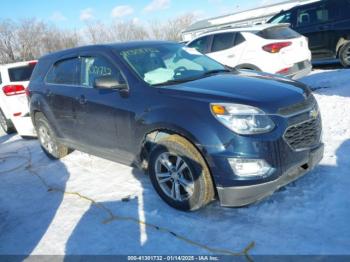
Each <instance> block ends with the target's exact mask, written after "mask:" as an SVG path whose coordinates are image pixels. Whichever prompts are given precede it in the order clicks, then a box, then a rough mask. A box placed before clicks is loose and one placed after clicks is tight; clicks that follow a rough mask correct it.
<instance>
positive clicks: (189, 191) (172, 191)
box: [155, 152, 194, 201]
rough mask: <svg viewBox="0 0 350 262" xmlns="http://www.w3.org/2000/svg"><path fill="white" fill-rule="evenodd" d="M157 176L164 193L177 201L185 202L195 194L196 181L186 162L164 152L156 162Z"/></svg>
mask: <svg viewBox="0 0 350 262" xmlns="http://www.w3.org/2000/svg"><path fill="white" fill-rule="evenodd" d="M155 175H156V179H157V182H158V184H159V186H160V188H161V189H162V191H163V192H164V193H165V194H166V195H167V196H168V197H170V198H172V199H173V200H175V201H185V200H187V199H189V198H190V197H191V196H192V195H193V193H194V179H193V175H192V172H191V170H190V168H189V166H188V165H187V163H186V161H185V160H184V159H183V158H182V157H180V156H178V155H175V154H171V153H169V152H164V153H162V154H160V155H159V156H158V158H157V160H156V162H155Z"/></svg>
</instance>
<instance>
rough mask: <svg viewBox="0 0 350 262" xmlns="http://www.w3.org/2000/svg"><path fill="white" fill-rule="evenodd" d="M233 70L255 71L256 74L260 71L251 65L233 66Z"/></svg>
mask: <svg viewBox="0 0 350 262" xmlns="http://www.w3.org/2000/svg"><path fill="white" fill-rule="evenodd" d="M235 68H236V69H237V70H240V69H245V70H255V71H258V72H261V71H262V70H261V69H260V68H259V67H257V66H255V65H253V64H240V65H237V66H235Z"/></svg>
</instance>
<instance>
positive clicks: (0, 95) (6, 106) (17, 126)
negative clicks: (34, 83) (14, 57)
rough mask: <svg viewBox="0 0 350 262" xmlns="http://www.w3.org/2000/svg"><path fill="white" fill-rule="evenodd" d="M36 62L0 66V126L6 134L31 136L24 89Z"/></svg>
mask: <svg viewBox="0 0 350 262" xmlns="http://www.w3.org/2000/svg"><path fill="white" fill-rule="evenodd" d="M35 64H36V61H27V62H19V63H12V64H7V65H0V126H1V128H2V129H3V130H4V131H5V132H6V133H7V134H10V133H13V132H16V131H17V132H18V134H19V135H20V136H33V135H35V130H34V127H33V125H32V121H31V119H30V116H29V108H28V100H27V97H26V94H25V92H26V88H27V86H28V83H29V78H30V76H31V74H32V71H33V68H34V66H35Z"/></svg>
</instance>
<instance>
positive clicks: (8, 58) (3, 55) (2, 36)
mask: <svg viewBox="0 0 350 262" xmlns="http://www.w3.org/2000/svg"><path fill="white" fill-rule="evenodd" d="M15 30H16V24H15V23H14V22H13V21H11V20H5V21H1V22H0V62H1V63H9V62H13V61H16V57H15V44H16V36H15Z"/></svg>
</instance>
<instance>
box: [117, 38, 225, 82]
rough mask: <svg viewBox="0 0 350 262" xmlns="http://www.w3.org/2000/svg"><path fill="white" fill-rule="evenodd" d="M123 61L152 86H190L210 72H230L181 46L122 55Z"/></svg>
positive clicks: (139, 49)
mask: <svg viewBox="0 0 350 262" xmlns="http://www.w3.org/2000/svg"><path fill="white" fill-rule="evenodd" d="M120 55H121V56H122V57H123V59H124V60H125V61H126V62H127V63H128V64H129V65H130V66H131V68H132V69H133V70H134V71H135V72H136V73H137V74H138V75H139V76H140V77H141V78H142V79H143V80H144V81H145V82H147V83H148V84H150V85H161V84H170V83H177V82H186V81H191V80H194V79H198V78H201V77H203V76H206V75H208V74H209V73H210V72H220V71H227V69H226V68H225V67H224V66H223V65H221V64H219V63H218V62H216V61H214V60H212V59H211V58H209V57H207V56H205V55H203V54H201V53H199V52H198V51H196V50H195V49H193V48H189V47H184V46H183V45H178V44H160V45H158V46H152V47H140V48H136V49H128V50H124V51H122V52H120Z"/></svg>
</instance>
